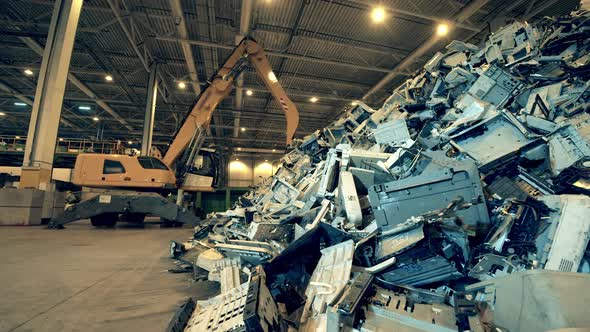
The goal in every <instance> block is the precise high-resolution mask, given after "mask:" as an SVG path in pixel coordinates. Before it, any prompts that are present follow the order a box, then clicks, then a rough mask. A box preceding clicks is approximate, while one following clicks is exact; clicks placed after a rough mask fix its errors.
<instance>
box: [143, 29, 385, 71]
mask: <svg viewBox="0 0 590 332" xmlns="http://www.w3.org/2000/svg"><path fill="white" fill-rule="evenodd" d="M155 39H156V40H160V41H168V42H175V43H189V44H191V45H198V46H204V47H211V48H221V49H226V50H233V49H234V48H235V46H234V45H227V44H221V43H212V42H208V41H204V40H196V39H179V38H173V37H165V36H156V37H155ZM264 53H266V54H267V55H270V56H276V57H280V58H287V59H293V60H301V61H308V62H315V63H320V64H324V65H333V66H341V67H346V68H352V69H360V70H366V71H373V72H381V73H389V72H391V69H387V68H382V67H376V66H365V65H360V64H355V63H349V62H343V61H339V60H328V59H323V58H316V57H311V56H305V55H299V54H291V53H286V52H279V51H272V50H266V49H265V50H264Z"/></svg>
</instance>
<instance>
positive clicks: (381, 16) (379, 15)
mask: <svg viewBox="0 0 590 332" xmlns="http://www.w3.org/2000/svg"><path fill="white" fill-rule="evenodd" d="M371 20H373V22H374V23H383V21H385V8H383V7H381V6H379V7H373V10H371Z"/></svg>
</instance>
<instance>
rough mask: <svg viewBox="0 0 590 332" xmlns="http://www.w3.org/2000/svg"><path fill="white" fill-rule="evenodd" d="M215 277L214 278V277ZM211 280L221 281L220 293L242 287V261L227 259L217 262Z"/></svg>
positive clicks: (210, 276) (210, 275)
mask: <svg viewBox="0 0 590 332" xmlns="http://www.w3.org/2000/svg"><path fill="white" fill-rule="evenodd" d="M213 276H214V277H213ZM209 280H212V281H219V284H220V289H221V290H220V292H221V293H222V294H223V293H226V292H228V291H229V290H230V289H232V288H237V287H238V286H240V284H241V283H240V260H239V259H235V258H225V259H222V260H220V261H217V262H215V271H212V272H210V273H209Z"/></svg>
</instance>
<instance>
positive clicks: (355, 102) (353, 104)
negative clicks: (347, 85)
mask: <svg viewBox="0 0 590 332" xmlns="http://www.w3.org/2000/svg"><path fill="white" fill-rule="evenodd" d="M358 104H359V103H358V102H357V101H356V100H355V101H353V102H351V103H350V105H352V106H356V105H358Z"/></svg>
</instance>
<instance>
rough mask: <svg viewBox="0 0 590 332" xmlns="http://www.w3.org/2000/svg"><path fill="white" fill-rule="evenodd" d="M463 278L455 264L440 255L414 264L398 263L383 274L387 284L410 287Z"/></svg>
mask: <svg viewBox="0 0 590 332" xmlns="http://www.w3.org/2000/svg"><path fill="white" fill-rule="evenodd" d="M462 276H463V275H462V274H461V273H460V272H459V271H458V270H457V268H456V267H455V266H454V264H452V263H451V262H449V261H448V260H446V259H445V258H444V257H442V256H439V255H434V256H432V257H428V258H425V259H422V260H416V261H413V262H406V263H396V265H395V266H393V267H392V268H390V269H388V271H386V272H383V273H382V274H381V277H382V278H383V279H385V280H386V281H387V282H390V283H392V284H396V285H400V284H401V285H410V286H422V285H427V284H431V283H434V282H439V281H443V280H452V279H457V278H461V277H462Z"/></svg>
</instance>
